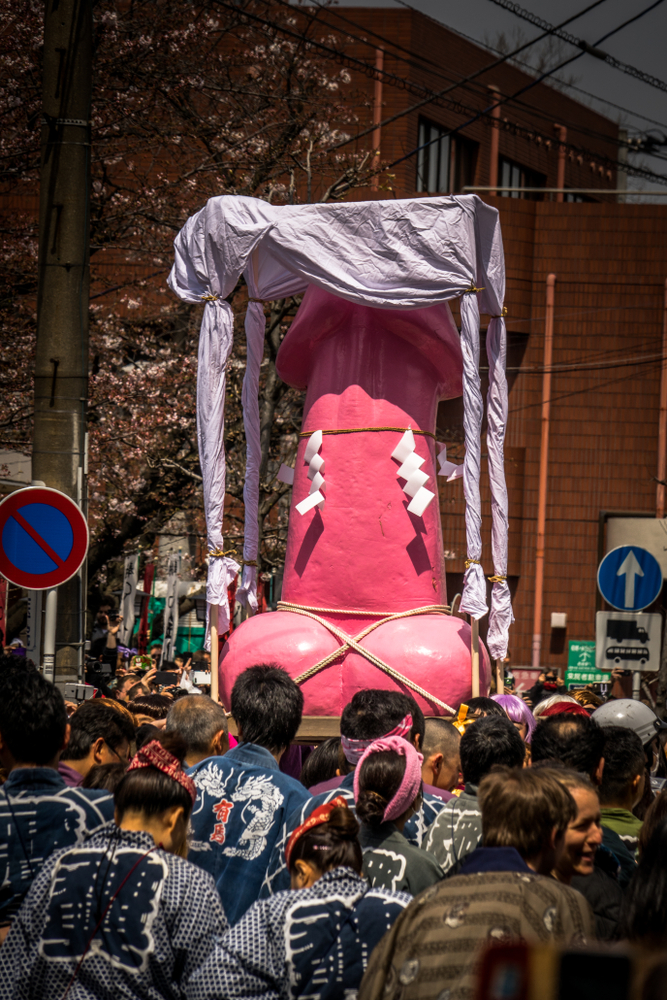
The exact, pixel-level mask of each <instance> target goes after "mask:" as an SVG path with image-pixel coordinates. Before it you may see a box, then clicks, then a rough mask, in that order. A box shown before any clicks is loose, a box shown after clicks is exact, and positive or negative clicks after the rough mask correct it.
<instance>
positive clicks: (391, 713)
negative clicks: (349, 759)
mask: <svg viewBox="0 0 667 1000" xmlns="http://www.w3.org/2000/svg"><path fill="white" fill-rule="evenodd" d="M406 715H411V716H412V729H411V731H410V735H409V737H406V738H407V739H408V740H409V742H410V743H412V744H413V745H414V744H415V739H416V737H417V736H419V745H420V747H421V744H422V743H423V742H424V713H423V712H422V710H421V708H420V707H419V705H418V704H417V702H416V701H415V699H414V698H411V697H410V695H408V694H403V693H402V692H401V691H385V690H383V689H381V688H363V689H362V690H361V691H357V693H356V694H355V696H354V697H353V699H352V701H350V702H348V704H347V705H346V706H345V708H344V709H343V714H342V715H341V717H340V731H341V734H342V735H343V736H346V737H347V739H349V740H379V739H380V737H382V736H386V735H387V733H390V732H391V730H392V729H395V727H396V726H397V725H398V724H399V722H401V721H402V720H403V719H404V718H405V716H406Z"/></svg>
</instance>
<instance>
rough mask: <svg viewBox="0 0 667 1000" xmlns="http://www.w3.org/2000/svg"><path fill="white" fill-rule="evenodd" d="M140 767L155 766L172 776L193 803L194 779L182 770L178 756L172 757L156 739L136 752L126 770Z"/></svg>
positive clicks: (195, 791) (195, 796)
mask: <svg viewBox="0 0 667 1000" xmlns="http://www.w3.org/2000/svg"><path fill="white" fill-rule="evenodd" d="M141 767H155V768H157V770H158V771H162V773H163V774H166V775H167V777H168V778H173V780H174V781H177V782H178V783H179V785H182V786H183V788H184V789H185V790H186V792H187V793H188V794H189V795H190V797H191V799H192V803H193V805H194V801H195V799H196V798H197V789H196V788H195V783H194V781H193V780H192V778H189V777H188V776H187V774H186V773H185V772H184V770H183V767H182V765H181V762H180V760H179V759H178V757H174V755H173V753H169V751H168V750H165V748H164V747H163V746H162V744H161V743H159V742H158V741H157V740H151V742H150V743H147V744H146V745H145V746H143V747H142V748H141V750H138V751H137V752H136V754H135V755H134V757H133V758H132V763H131V764H130V766H129V767H128V769H127V772H128V773H129V772H130V771H138V770H139V768H141Z"/></svg>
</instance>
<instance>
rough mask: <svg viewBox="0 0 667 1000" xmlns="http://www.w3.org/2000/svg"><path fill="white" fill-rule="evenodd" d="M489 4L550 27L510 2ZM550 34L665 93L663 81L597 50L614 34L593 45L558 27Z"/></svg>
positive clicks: (658, 0)
mask: <svg viewBox="0 0 667 1000" xmlns="http://www.w3.org/2000/svg"><path fill="white" fill-rule="evenodd" d="M490 2H491V3H493V4H496V6H497V7H503V8H504V9H505V10H508V11H509V12H510V13H511V14H514V15H515V16H516V17H520V18H523V20H524V21H529V22H530V23H531V24H534V25H535V26H536V27H538V28H541V29H542V31H546V30H547V29H548V28H551V27H552V25H550V24H549V22H548V21H544V20H543V19H542V18H541V17H538V16H537V14H533V13H532V12H531V11H529V10H525V9H524V8H523V7H520V6H519V4H518V3H513V2H512V0H490ZM663 2H664V0H655V2H654V3H652V4H651V6H650V7H647V8H646V9H645V10H643V11H641V12H640V13H639V14H635V15H634V16H633V17H631V18H628V20H627V21H624V22H623V24H621V25H619V27H618V28H616V29H615V30H616V31H620V30H621V28H626V27H627V26H628V25H629V24H632V23H633V21H638V20H639V18H640V17H643V16H644V14H648V12H649V11H651V10H653V9H654V8H655V7H659V6H660V4H661V3H663ZM552 34H554V35H555V36H556V38H560V39H561V40H562V41H564V42H568V43H569V44H570V45H574V46H575V47H576V48H578V49H581V53H582V55H583V54H584V53H587V54H588V55H591V56H594V58H595V59H600V60H601V62H605V63H607V64H608V65H609V66H612V67H613V68H614V69H617V70H620V72H621V73H626V74H627V75H628V76H632V77H634V78H635V79H636V80H640V81H641V82H642V83H646V84H648V86H649V87H655V88H656V89H657V90H663V91H665V92H667V83H666V82H665V81H664V80H660V79H659V78H658V77H656V76H651V75H650V73H644V72H643V70H640V69H637V68H636V66H630V65H628V63H623V62H621V61H620V60H619V59H616V58H615V57H614V56H612V55H610V54H609V53H608V52H604V51H603V50H602V49H600V48H599V46H600V45H601V44H602V42H605V41H606V40H607V38H609V37H610V36H611V35H612V34H614V32H610V33H609V34H607V35H603V36H602V38H601V39H600V40H599V41H597V42H595V44H594V45H589V44H588V42H585V41H583V40H582V39H581V38H576V37H575V36H574V35H571V34H570V33H569V32H568V31H562V30H561V28H560V27H558V28H554V29H553V31H552Z"/></svg>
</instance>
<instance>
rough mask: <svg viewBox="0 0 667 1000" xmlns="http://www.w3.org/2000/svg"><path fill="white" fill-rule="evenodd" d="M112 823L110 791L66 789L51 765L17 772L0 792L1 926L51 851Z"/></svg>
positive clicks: (21, 899)
mask: <svg viewBox="0 0 667 1000" xmlns="http://www.w3.org/2000/svg"><path fill="white" fill-rule="evenodd" d="M111 819H113V796H112V795H110V794H109V793H108V792H105V791H99V790H92V789H91V790H88V789H85V788H68V787H67V785H66V784H65V782H64V780H63V778H62V777H61V775H59V774H58V772H57V771H55V770H54V769H53V768H51V767H19V768H15V769H14V770H13V771H12V772H11V773H10V775H9V777H8V778H7V781H6V782H5V783H4V785H3V786H2V788H0V924H6V923H9V922H10V921H11V920H12V919H13V917H14V915H15V914H16V912H17V911H18V908H19V907H20V905H21V903H22V902H23V899H24V897H25V894H26V893H27V891H28V889H29V888H30V886H31V885H32V883H33V880H34V879H35V877H36V876H37V874H38V873H39V871H40V869H41V867H42V865H43V864H44V862H45V860H46V859H47V858H48V857H50V855H51V854H53V852H54V851H58V850H60V849H61V848H63V847H69V846H70V845H72V844H80V843H81V842H82V841H83V840H84V839H85V838H86V837H87V836H88V834H90V833H92V831H93V830H95V829H97V828H98V827H100V826H102V825H103V824H104V823H107V822H108V821H109V820H111Z"/></svg>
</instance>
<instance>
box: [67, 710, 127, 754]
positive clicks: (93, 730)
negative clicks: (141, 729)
mask: <svg viewBox="0 0 667 1000" xmlns="http://www.w3.org/2000/svg"><path fill="white" fill-rule="evenodd" d="M70 725H71V727H72V728H71V732H70V737H69V742H68V744H67V747H66V748H65V750H64V752H63V755H62V756H63V759H64V760H84V758H86V757H87V756H88V754H89V753H90V748H91V746H92V744H93V743H95V741H96V740H98V739H103V740H104V742H105V743H106V745H107V746H108V747H109V749H110V750H113V751H116V750H118V748H119V747H120V746H121V744H122V743H123V742H124V741H125V740H126V741H127V742H128V743H132V741H133V740H134V726H133V725H132V723H131V722H129V721H128V719H127V718H126V717H125V716H124V715H122V714H121V713H119V712H115V711H114V710H113V709H112V708H109V707H108V706H107V704H106V700H105V701H102V700H99V699H95V700H94V701H84V702H83V704H82V705H80V706H79V708H77V710H76V712H74V714H73V715H72V716H71V717H70Z"/></svg>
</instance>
